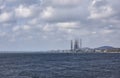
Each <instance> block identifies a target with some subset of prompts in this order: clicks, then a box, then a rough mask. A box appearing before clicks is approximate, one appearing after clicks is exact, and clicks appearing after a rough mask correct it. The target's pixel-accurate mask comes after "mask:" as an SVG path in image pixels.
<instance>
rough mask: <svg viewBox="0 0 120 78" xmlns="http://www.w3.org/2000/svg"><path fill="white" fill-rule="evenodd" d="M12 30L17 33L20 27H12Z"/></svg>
mask: <svg viewBox="0 0 120 78" xmlns="http://www.w3.org/2000/svg"><path fill="white" fill-rule="evenodd" d="M12 30H13V31H18V30H20V26H14V27H13V29H12Z"/></svg>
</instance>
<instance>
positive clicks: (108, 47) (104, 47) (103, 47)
mask: <svg viewBox="0 0 120 78" xmlns="http://www.w3.org/2000/svg"><path fill="white" fill-rule="evenodd" d="M113 48H114V47H112V46H102V47H98V48H96V49H113Z"/></svg>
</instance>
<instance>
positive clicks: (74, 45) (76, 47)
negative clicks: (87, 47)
mask: <svg viewBox="0 0 120 78" xmlns="http://www.w3.org/2000/svg"><path fill="white" fill-rule="evenodd" d="M81 49H82V39H80V40H77V39H76V40H71V51H73V52H74V51H75V52H77V51H80V50H81Z"/></svg>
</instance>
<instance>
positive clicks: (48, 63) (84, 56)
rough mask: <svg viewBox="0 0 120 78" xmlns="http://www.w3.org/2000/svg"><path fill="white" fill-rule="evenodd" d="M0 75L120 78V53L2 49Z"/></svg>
mask: <svg viewBox="0 0 120 78" xmlns="http://www.w3.org/2000/svg"><path fill="white" fill-rule="evenodd" d="M0 78H120V53H34V52H33V53H0Z"/></svg>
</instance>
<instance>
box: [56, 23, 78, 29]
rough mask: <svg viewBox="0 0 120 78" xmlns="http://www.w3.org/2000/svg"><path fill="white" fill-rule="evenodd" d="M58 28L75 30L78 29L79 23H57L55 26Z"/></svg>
mask: <svg viewBox="0 0 120 78" xmlns="http://www.w3.org/2000/svg"><path fill="white" fill-rule="evenodd" d="M56 25H57V26H58V27H60V28H63V29H64V28H65V29H66V28H76V27H78V25H79V23H77V22H62V23H57V24H56Z"/></svg>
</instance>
